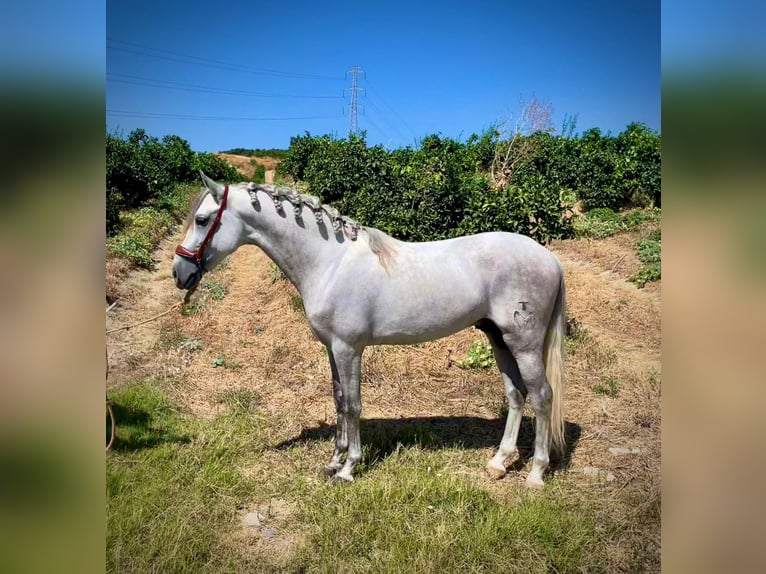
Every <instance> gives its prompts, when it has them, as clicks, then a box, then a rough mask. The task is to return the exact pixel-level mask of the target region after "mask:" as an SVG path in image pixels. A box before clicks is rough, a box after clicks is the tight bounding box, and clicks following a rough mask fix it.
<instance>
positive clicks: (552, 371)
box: [543, 265, 567, 454]
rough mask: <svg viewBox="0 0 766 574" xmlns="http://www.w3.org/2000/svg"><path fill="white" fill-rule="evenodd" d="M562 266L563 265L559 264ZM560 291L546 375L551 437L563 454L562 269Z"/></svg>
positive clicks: (546, 357) (547, 349)
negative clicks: (549, 386) (548, 388)
mask: <svg viewBox="0 0 766 574" xmlns="http://www.w3.org/2000/svg"><path fill="white" fill-rule="evenodd" d="M559 267H560V265H559ZM560 273H561V275H560V279H559V291H558V295H557V297H556V304H555V306H554V307H553V314H552V315H551V319H550V321H549V322H548V331H547V333H546V334H545V350H544V354H543V357H544V361H545V375H546V377H548V383H550V385H551V390H552V391H553V398H552V400H551V441H552V444H553V450H555V451H556V452H557V453H559V454H563V453H564V450H565V446H566V443H565V440H564V387H565V384H566V378H565V376H564V337H565V336H566V327H567V305H566V289H565V287H564V272H563V270H561V271H560Z"/></svg>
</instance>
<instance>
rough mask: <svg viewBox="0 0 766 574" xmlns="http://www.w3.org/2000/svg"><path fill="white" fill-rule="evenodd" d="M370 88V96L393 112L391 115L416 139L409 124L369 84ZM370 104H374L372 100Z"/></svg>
mask: <svg viewBox="0 0 766 574" xmlns="http://www.w3.org/2000/svg"><path fill="white" fill-rule="evenodd" d="M368 87H369V91H370V94H371V95H374V96H375V97H376V98H377V99H378V100H380V103H381V104H383V105H384V106H385V107H386V108H387V109H388V111H389V112H391V114H392V115H393V116H394V117H396V119H398V120H399V122H401V125H402V126H403V127H405V128H406V129H407V131H408V132H410V135H411V136H412V137H413V138H414V137H415V131H414V130H413V129H412V128H411V127H410V126H409V124H408V123H407V122H405V121H404V119H403V118H402V116H400V115H399V114H398V113H397V112H396V110H394V109H393V108H392V107H391V106H389V105H388V104H387V103H386V101H385V100H384V99H383V98H382V97H381V95H380V94H379V93H378V92H377V90H375V89H374V88H373V87H372V86H369V82H368ZM370 102H372V100H370Z"/></svg>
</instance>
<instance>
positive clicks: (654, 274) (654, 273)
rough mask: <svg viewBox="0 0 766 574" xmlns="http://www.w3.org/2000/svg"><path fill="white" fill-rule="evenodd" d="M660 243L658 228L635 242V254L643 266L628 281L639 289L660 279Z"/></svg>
mask: <svg viewBox="0 0 766 574" xmlns="http://www.w3.org/2000/svg"><path fill="white" fill-rule="evenodd" d="M661 241H662V240H661V231H660V229H659V228H658V229H655V230H654V231H653V232H652V233H650V234H649V236H648V237H647V238H646V239H639V240H638V241H637V242H636V254H637V255H638V258H639V259H640V260H641V262H642V263H643V264H644V265H643V267H641V268H640V269H639V270H638V271H636V272H635V273H634V274H633V275H632V276H631V277H630V280H631V281H632V282H633V283H635V284H636V285H638V286H639V287H644V286H645V285H646V284H647V283H650V282H652V281H658V280H659V279H661V278H662V243H661Z"/></svg>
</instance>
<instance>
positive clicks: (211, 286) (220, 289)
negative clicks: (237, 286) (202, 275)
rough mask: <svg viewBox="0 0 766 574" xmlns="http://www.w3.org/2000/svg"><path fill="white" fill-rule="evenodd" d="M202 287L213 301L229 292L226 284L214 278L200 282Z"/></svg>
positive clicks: (218, 299)
mask: <svg viewBox="0 0 766 574" xmlns="http://www.w3.org/2000/svg"><path fill="white" fill-rule="evenodd" d="M202 288H203V289H204V290H205V291H207V292H208V293H210V297H211V298H212V299H213V300H215V301H220V300H221V299H223V298H224V297H226V295H228V294H229V289H228V288H227V287H226V285H224V284H223V283H221V282H220V281H217V280H215V279H209V280H207V281H205V282H204V283H202Z"/></svg>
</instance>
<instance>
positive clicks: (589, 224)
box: [573, 207, 662, 239]
mask: <svg viewBox="0 0 766 574" xmlns="http://www.w3.org/2000/svg"><path fill="white" fill-rule="evenodd" d="M661 216H662V210H660V209H659V208H654V207H652V208H647V209H636V210H633V211H629V212H624V213H617V212H615V211H613V210H611V209H609V208H606V207H600V208H597V209H591V210H590V211H588V212H587V213H585V214H583V215H580V216H578V217H577V218H576V219H575V220H574V223H573V227H574V233H575V237H580V238H590V239H604V238H605V237H610V236H612V235H616V234H617V233H624V232H626V231H632V230H634V229H638V228H639V227H641V226H642V225H643V224H645V223H654V222H658V221H659V220H660V218H661Z"/></svg>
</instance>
